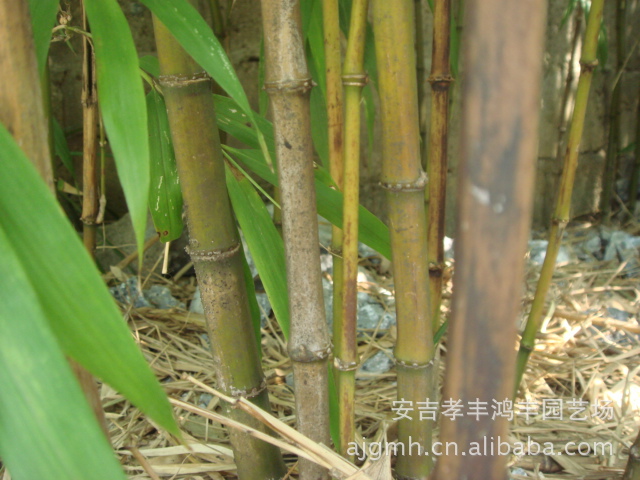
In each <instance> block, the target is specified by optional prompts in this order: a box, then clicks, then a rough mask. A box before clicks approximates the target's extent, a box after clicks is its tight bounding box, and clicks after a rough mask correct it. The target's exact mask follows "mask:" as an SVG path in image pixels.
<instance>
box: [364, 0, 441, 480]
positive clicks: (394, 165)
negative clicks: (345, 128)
mask: <svg viewBox="0 0 640 480" xmlns="http://www.w3.org/2000/svg"><path fill="white" fill-rule="evenodd" d="M413 15H414V13H413V0H400V1H397V2H389V1H387V0H374V1H373V27H374V32H375V48H376V57H377V61H378V77H379V78H378V84H379V90H380V106H381V113H382V115H381V117H382V131H383V135H382V182H381V184H382V187H383V188H385V189H386V190H387V202H388V217H389V231H390V235H391V251H392V257H393V276H394V279H395V292H396V313H397V321H398V340H397V344H396V348H395V352H394V355H395V359H396V365H397V372H398V400H401V401H402V400H404V401H409V402H413V405H416V402H424V401H425V399H427V398H429V397H430V396H431V395H432V393H433V389H432V384H433V378H434V372H433V356H434V347H433V333H432V324H431V315H430V314H431V306H430V302H429V286H428V283H429V272H428V265H427V261H426V258H427V226H426V215H425V206H424V188H425V184H426V176H425V174H424V172H423V170H422V167H421V165H420V132H419V130H418V128H419V126H418V102H417V85H416V70H415V68H416V64H415V63H416V60H415V49H414V41H413V22H414V20H413V18H414V17H413ZM431 427H432V424H431V422H429V421H423V420H421V419H419V418H416V417H415V416H414V418H413V419H412V420H409V419H406V418H403V419H401V420H399V422H398V440H399V442H400V443H401V444H402V445H403V446H404V449H405V452H404V455H399V457H398V463H397V465H396V471H397V475H398V478H404V479H426V478H427V476H428V475H429V472H430V470H431V463H432V462H431V457H430V456H429V455H424V451H425V450H426V451H430V449H431ZM416 442H417V445H419V447H418V450H421V451H416V450H415V449H416ZM412 446H413V447H412ZM410 448H412V449H413V450H414V451H413V452H411V451H409V449H410Z"/></svg>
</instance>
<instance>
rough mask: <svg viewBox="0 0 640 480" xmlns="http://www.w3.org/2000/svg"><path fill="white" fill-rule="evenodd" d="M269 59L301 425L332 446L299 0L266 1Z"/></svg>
mask: <svg viewBox="0 0 640 480" xmlns="http://www.w3.org/2000/svg"><path fill="white" fill-rule="evenodd" d="M262 21H263V31H264V50H265V59H266V68H265V89H266V91H267V93H268V94H269V96H270V99H271V102H270V106H271V113H272V118H273V124H274V133H275V144H276V157H277V163H278V179H279V184H280V190H281V195H282V231H283V235H284V242H285V254H286V264H287V285H288V291H289V313H290V316H291V334H290V335H291V336H290V340H289V346H288V350H289V356H290V358H291V361H292V364H293V378H294V382H295V406H296V418H297V426H298V430H299V431H300V432H301V433H302V434H304V435H306V436H308V437H309V438H311V439H312V440H314V441H316V442H320V443H323V444H325V445H329V442H330V436H329V400H328V368H327V367H328V359H329V356H330V355H331V343H330V342H329V335H328V331H327V325H326V320H325V312H324V299H323V295H322V280H321V273H320V255H319V245H318V219H317V208H316V195H315V190H314V174H313V145H312V141H311V123H310V108H309V93H310V90H311V88H312V80H311V77H310V75H309V71H308V69H307V63H306V59H305V53H304V46H303V44H302V38H303V36H302V31H301V30H302V29H301V22H300V7H299V4H298V1H297V0H262ZM299 470H300V478H301V480H324V479H328V472H327V471H326V470H325V469H323V468H322V467H319V466H317V465H315V464H314V463H313V462H310V461H308V460H300V463H299Z"/></svg>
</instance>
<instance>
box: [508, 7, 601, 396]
mask: <svg viewBox="0 0 640 480" xmlns="http://www.w3.org/2000/svg"><path fill="white" fill-rule="evenodd" d="M603 6H604V0H594V1H593V2H592V3H591V10H590V11H589V19H588V20H587V30H586V32H585V37H584V45H583V46H582V56H581V59H580V78H579V80H578V88H577V90H576V100H575V106H574V108H573V118H572V120H571V127H570V129H569V139H568V140H567V149H566V153H565V157H564V165H563V170H562V178H561V179H560V190H559V193H558V199H557V202H556V208H555V212H554V215H553V219H552V222H551V229H550V231H549V245H548V246H547V253H546V255H545V257H544V262H543V264H542V270H541V271H540V278H539V280H538V285H537V287H536V293H535V296H534V299H533V304H532V305H531V311H530V312H529V317H528V318H527V324H526V326H525V330H524V333H523V334H522V340H521V341H520V349H519V351H518V360H517V365H516V383H515V389H516V390H515V392H514V394H516V393H517V390H518V388H519V386H520V382H521V381H522V376H523V375H524V370H525V368H526V365H527V361H528V360H529V356H530V355H531V352H532V351H533V348H534V346H535V340H536V335H537V333H538V330H540V323H541V321H542V311H543V309H544V303H545V300H546V297H547V292H548V291H549V286H550V285H551V277H552V276H553V271H554V269H555V264H556V258H557V256H558V250H559V249H560V243H561V241H562V235H563V233H564V230H565V227H566V226H567V223H568V222H569V213H570V209H571V193H572V191H573V183H574V180H575V176H576V169H577V167H578V153H579V150H580V140H581V138H582V130H583V128H584V118H585V113H586V110H587V102H588V100H589V90H590V88H591V78H592V77H593V70H594V69H595V67H596V65H597V63H598V60H597V58H596V48H597V45H598V33H599V32H600V22H601V21H602V10H603Z"/></svg>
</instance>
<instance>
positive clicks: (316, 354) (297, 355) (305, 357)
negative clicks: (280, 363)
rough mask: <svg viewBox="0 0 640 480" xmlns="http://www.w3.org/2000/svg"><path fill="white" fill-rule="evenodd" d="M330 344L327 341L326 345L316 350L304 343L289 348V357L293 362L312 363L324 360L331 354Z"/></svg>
mask: <svg viewBox="0 0 640 480" xmlns="http://www.w3.org/2000/svg"><path fill="white" fill-rule="evenodd" d="M331 350H332V345H331V343H329V344H328V345H327V346H326V347H324V348H320V349H318V350H311V349H310V348H309V347H307V346H306V345H300V346H298V347H293V348H289V357H290V358H291V360H293V361H295V362H302V363H312V362H319V361H322V360H326V359H327V358H329V355H331Z"/></svg>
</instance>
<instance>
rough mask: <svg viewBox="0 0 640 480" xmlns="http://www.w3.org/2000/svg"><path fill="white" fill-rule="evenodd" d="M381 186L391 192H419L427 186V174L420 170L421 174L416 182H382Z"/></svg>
mask: <svg viewBox="0 0 640 480" xmlns="http://www.w3.org/2000/svg"><path fill="white" fill-rule="evenodd" d="M380 186H381V187H382V188H384V189H385V190H389V191H391V192H419V191H421V190H424V188H425V187H426V186H427V174H426V173H425V172H424V171H423V170H420V176H419V177H418V179H417V180H416V181H414V182H380Z"/></svg>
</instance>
